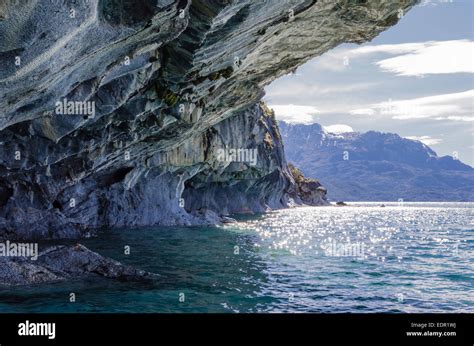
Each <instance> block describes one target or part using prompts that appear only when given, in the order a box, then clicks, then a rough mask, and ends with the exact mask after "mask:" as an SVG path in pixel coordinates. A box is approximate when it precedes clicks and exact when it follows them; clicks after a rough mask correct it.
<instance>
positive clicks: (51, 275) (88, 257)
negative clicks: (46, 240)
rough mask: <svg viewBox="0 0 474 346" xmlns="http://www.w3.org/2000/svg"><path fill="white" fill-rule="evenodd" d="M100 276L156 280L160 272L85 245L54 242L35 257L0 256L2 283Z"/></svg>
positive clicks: (52, 280)
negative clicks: (133, 265)
mask: <svg viewBox="0 0 474 346" xmlns="http://www.w3.org/2000/svg"><path fill="white" fill-rule="evenodd" d="M91 276H101V277H105V278H110V279H116V280H122V281H129V280H154V279H157V278H158V276H157V275H156V274H151V273H148V272H145V271H142V270H137V269H135V268H132V267H129V266H125V265H123V264H121V263H119V262H117V261H114V260H112V259H109V258H105V257H103V256H101V255H99V254H97V253H95V252H92V251H90V250H89V249H87V248H86V247H85V246H83V245H79V244H78V245H75V246H64V245H59V246H53V247H49V248H47V249H45V250H44V251H42V252H41V253H40V254H39V256H38V258H37V259H35V260H31V259H27V258H24V257H18V258H7V257H0V286H19V285H31V284H41V283H48V282H57V281H64V280H73V279H84V278H87V277H91Z"/></svg>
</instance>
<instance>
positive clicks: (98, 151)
mask: <svg viewBox="0 0 474 346" xmlns="http://www.w3.org/2000/svg"><path fill="white" fill-rule="evenodd" d="M414 3H416V1H415V0H397V1H393V0H373V1H347V0H339V1H314V0H291V1H255V0H242V1H240V0H239V1H210V0H193V1H191V0H184V1H173V0H154V1H144V0H140V1H136V0H134V1H132V0H123V1H113V0H100V1H99V0H90V1H75V2H74V3H71V4H70V6H66V5H64V4H62V5H61V4H59V3H58V2H56V1H40V2H38V1H35V0H25V1H21V2H19V1H4V2H2V4H1V5H0V37H2V40H1V42H0V64H1V66H2V69H1V70H0V109H1V113H0V138H1V140H2V142H1V144H0V238H9V239H13V238H25V239H35V238H36V239H46V238H52V239H57V238H79V237H84V236H87V235H89V234H90V232H91V229H93V228H98V227H104V226H105V227H120V226H127V227H135V226H149V225H192V224H207V223H213V222H218V221H219V219H220V218H221V216H222V215H226V214H230V213H239V212H242V213H244V212H261V211H265V210H268V209H270V208H281V207H286V206H288V205H290V204H291V203H298V200H299V197H298V196H297V193H298V192H303V193H304V194H305V197H304V199H306V201H307V202H308V203H320V202H321V201H320V200H319V198H316V199H315V198H314V197H315V196H314V195H313V193H312V192H311V191H308V190H307V189H311V188H312V187H311V183H308V184H305V185H304V186H303V187H301V186H300V187H296V185H295V182H294V179H293V177H292V175H291V174H290V173H289V171H288V168H287V166H286V160H285V157H284V152H283V146H282V143H281V137H280V135H279V132H278V127H277V125H276V122H275V119H274V118H273V117H272V116H269V115H268V114H267V113H268V112H267V110H265V108H264V107H263V106H262V105H259V104H258V101H259V100H260V99H261V98H262V96H263V87H264V86H265V85H267V84H269V83H270V82H271V81H272V80H274V79H276V78H278V77H280V76H282V75H285V74H287V73H290V72H292V71H294V70H295V69H296V68H297V67H298V66H299V65H301V64H303V63H304V62H306V61H308V60H309V59H310V58H312V57H315V56H318V55H320V54H322V53H324V52H326V51H327V50H329V49H331V48H333V47H335V46H337V45H338V44H340V43H343V42H355V43H362V42H365V41H367V40H370V39H372V38H373V37H375V36H376V35H377V34H378V33H380V32H381V31H383V30H385V29H387V28H388V27H390V26H392V25H394V24H395V23H396V22H397V21H398V17H399V16H398V15H399V13H400V11H401V12H403V13H404V12H405V11H407V10H409V9H410V8H411V6H412V5H413V4H414ZM219 150H229V152H230V151H231V150H237V153H241V150H247V151H245V152H243V153H247V154H252V153H254V152H253V150H257V158H258V159H257V160H256V162H255V160H248V159H249V158H250V156H249V155H247V160H236V159H235V158H234V159H231V160H229V159H222V157H221V155H220V154H221V152H220V151H219ZM239 150H240V151H239ZM249 150H250V151H249ZM234 153H235V152H234ZM226 154H227V152H226ZM224 157H226V158H228V157H234V156H232V155H230V156H227V155H225V156H224ZM253 158H254V157H253V156H252V159H253ZM321 195H322V191H321V190H320V191H319V192H318V194H317V196H321ZM45 275H46V274H45Z"/></svg>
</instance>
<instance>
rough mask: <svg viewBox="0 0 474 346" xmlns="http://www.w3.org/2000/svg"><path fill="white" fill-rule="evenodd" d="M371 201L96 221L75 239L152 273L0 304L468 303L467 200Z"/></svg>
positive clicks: (22, 307)
mask: <svg viewBox="0 0 474 346" xmlns="http://www.w3.org/2000/svg"><path fill="white" fill-rule="evenodd" d="M380 204H381V203H351V206H348V207H318V208H312V207H311V208H310V207H308V208H297V209H289V210H280V211H275V212H271V213H268V214H265V215H260V216H253V217H247V218H240V219H239V222H238V223H236V224H232V225H228V226H224V227H205V228H204V227H193V228H179V227H174V228H147V229H139V230H137V229H134V230H115V231H110V232H104V233H103V234H101V236H100V237H99V238H94V239H87V240H83V241H81V242H82V243H83V244H85V245H86V246H88V247H89V248H90V249H92V250H94V251H97V252H99V253H101V254H103V255H105V256H109V257H112V258H114V259H116V260H119V261H121V262H123V263H126V264H130V265H133V266H136V267H138V268H141V269H144V270H147V271H151V272H155V273H158V274H160V278H159V279H158V280H156V282H147V283H143V282H141V283H137V282H135V283H130V282H117V281H115V280H108V279H103V278H100V279H90V280H87V281H78V282H72V283H71V282H69V283H57V284H48V285H39V286H35V287H29V288H18V287H16V288H10V289H1V290H0V311H2V312H329V313H330V312H474V215H473V208H474V203H405V204H404V205H398V204H397V203H384V204H385V206H386V207H384V208H382V207H380ZM127 245H128V246H130V249H131V253H130V255H125V254H124V247H125V246H127ZM71 292H74V293H75V294H76V302H75V303H70V302H69V294H70V293H71ZM183 297H184V301H182V300H183ZM180 298H181V301H180Z"/></svg>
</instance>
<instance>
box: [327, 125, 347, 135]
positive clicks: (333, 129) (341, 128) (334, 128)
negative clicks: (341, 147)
mask: <svg viewBox="0 0 474 346" xmlns="http://www.w3.org/2000/svg"><path fill="white" fill-rule="evenodd" d="M323 129H324V131H326V132H329V133H334V134H336V135H338V134H340V133H347V132H354V130H353V129H352V127H350V126H349V125H344V124H334V125H329V126H323Z"/></svg>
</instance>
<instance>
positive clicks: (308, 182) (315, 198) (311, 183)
mask: <svg viewBox="0 0 474 346" xmlns="http://www.w3.org/2000/svg"><path fill="white" fill-rule="evenodd" d="M288 168H289V170H290V172H291V175H292V176H293V178H294V180H295V184H296V192H297V195H298V196H299V197H300V199H301V201H302V202H303V203H304V204H307V205H329V202H328V201H327V199H326V193H327V190H326V188H325V187H324V186H322V185H321V183H320V182H319V181H318V180H316V179H311V178H306V177H305V176H304V175H303V173H301V171H300V170H299V169H298V168H296V167H295V166H293V165H292V164H291V163H290V164H288Z"/></svg>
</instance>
